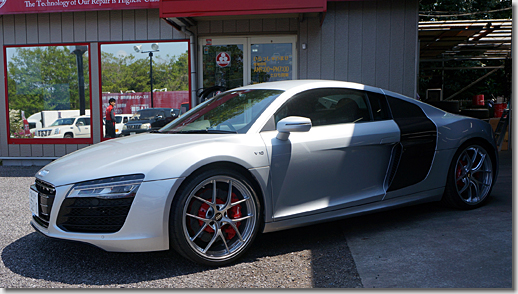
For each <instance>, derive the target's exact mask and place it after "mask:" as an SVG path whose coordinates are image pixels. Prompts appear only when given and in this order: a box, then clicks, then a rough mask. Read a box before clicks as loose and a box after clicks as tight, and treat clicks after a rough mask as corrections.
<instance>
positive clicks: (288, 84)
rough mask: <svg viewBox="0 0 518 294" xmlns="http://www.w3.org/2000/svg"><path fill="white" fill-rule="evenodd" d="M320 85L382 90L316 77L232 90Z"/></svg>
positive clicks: (305, 87)
mask: <svg viewBox="0 0 518 294" xmlns="http://www.w3.org/2000/svg"><path fill="white" fill-rule="evenodd" d="M320 87H345V88H351V89H361V90H369V91H375V92H378V91H380V89H379V88H377V87H372V86H368V85H364V84H359V83H353V82H344V81H334V80H315V79H307V80H286V81H277V82H265V83H259V84H253V85H248V86H243V87H239V88H236V89H232V90H237V89H271V90H283V91H288V90H293V89H296V88H300V89H301V90H302V89H314V88H320Z"/></svg>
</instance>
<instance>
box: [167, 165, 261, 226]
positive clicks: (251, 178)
mask: <svg viewBox="0 0 518 294" xmlns="http://www.w3.org/2000/svg"><path fill="white" fill-rule="evenodd" d="M211 169H231V170H234V171H237V172H238V173H239V174H241V175H242V176H243V177H245V178H246V179H247V180H248V181H249V182H250V183H251V185H252V188H253V189H254V192H255V193H256V194H257V198H258V199H259V201H260V213H261V214H262V215H263V218H262V219H263V222H262V223H260V224H259V226H260V228H259V232H262V231H263V229H264V223H265V220H266V215H265V214H266V211H267V209H266V207H265V204H266V199H265V197H266V191H264V190H263V188H262V185H260V184H259V180H258V179H257V178H256V177H255V176H254V175H253V174H252V173H251V172H250V170H248V169H247V168H245V167H244V166H242V165H240V164H237V163H235V162H230V161H216V162H211V163H207V164H205V165H202V166H200V167H198V168H196V169H195V170H193V171H192V172H191V173H190V174H189V175H188V176H187V177H185V178H184V179H183V180H182V183H181V184H180V185H179V186H178V188H177V189H176V191H175V193H174V195H173V199H172V201H171V204H172V203H173V201H174V199H175V198H177V197H178V193H180V192H181V191H182V188H183V187H184V186H185V185H187V184H188V183H189V181H190V180H191V179H192V178H194V177H196V176H197V175H199V174H201V173H203V172H204V171H207V170H211ZM169 209H170V207H169ZM169 217H170V216H169Z"/></svg>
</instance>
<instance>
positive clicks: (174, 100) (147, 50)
mask: <svg viewBox="0 0 518 294" xmlns="http://www.w3.org/2000/svg"><path fill="white" fill-rule="evenodd" d="M188 49H189V43H188V42H186V41H178V42H157V43H141V42H135V43H116V44H101V45H100V51H101V79H102V95H101V99H102V106H101V111H102V114H101V117H103V118H104V120H105V121H106V118H107V112H108V107H109V105H110V103H109V101H110V99H114V101H115V106H113V112H114V113H113V114H114V115H115V114H126V115H127V116H128V117H131V116H132V115H134V114H137V111H139V110H141V109H148V108H161V109H162V111H165V110H166V109H167V111H166V112H167V113H170V112H174V111H175V109H176V110H178V112H179V111H180V109H185V110H186V109H188V108H190V107H189V105H190V92H189V89H190V88H189V87H190V71H189V50H188ZM149 113H153V117H149V116H146V115H145V116H142V115H141V114H140V113H139V114H138V115H136V116H133V118H132V119H130V120H129V121H127V119H126V118H125V119H124V121H123V124H124V126H122V127H121V130H118V129H117V131H116V130H115V128H113V129H110V130H109V131H108V129H109V128H110V126H109V125H108V124H105V130H103V134H104V138H111V137H113V136H120V135H122V136H124V135H129V134H133V133H135V132H126V131H125V129H126V128H127V126H126V123H131V124H134V126H133V127H134V128H137V129H139V130H141V131H151V130H153V129H156V128H157V127H158V126H160V127H161V126H163V125H165V124H166V123H167V122H169V121H167V122H166V121H158V120H160V119H162V120H163V119H165V117H166V115H165V114H162V118H159V117H157V116H156V112H153V111H150V112H149ZM109 116H110V114H109V113H108V118H109ZM137 117H141V120H140V121H138V122H136V118H137ZM167 117H168V118H169V119H170V116H167ZM144 119H146V120H148V121H143V120H144ZM120 122H121V121H120V120H117V117H116V123H120ZM137 124H138V125H137ZM142 125H144V126H148V125H150V126H151V127H149V128H146V129H143V128H141V126H142ZM112 126H113V124H112Z"/></svg>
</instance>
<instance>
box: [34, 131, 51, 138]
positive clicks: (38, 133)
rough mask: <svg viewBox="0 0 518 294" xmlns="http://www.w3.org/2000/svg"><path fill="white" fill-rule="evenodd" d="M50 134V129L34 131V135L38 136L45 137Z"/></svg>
mask: <svg viewBox="0 0 518 294" xmlns="http://www.w3.org/2000/svg"><path fill="white" fill-rule="evenodd" d="M51 134H52V130H38V131H37V132H36V135H37V136H38V137H46V136H50V135H51Z"/></svg>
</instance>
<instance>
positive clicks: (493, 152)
mask: <svg viewBox="0 0 518 294" xmlns="http://www.w3.org/2000/svg"><path fill="white" fill-rule="evenodd" d="M473 144H478V145H482V147H484V148H485V149H486V150H487V152H488V153H489V156H491V162H492V165H493V171H494V173H493V174H494V176H493V181H496V179H497V176H498V169H499V163H498V158H499V157H498V150H497V149H496V148H495V145H494V144H491V142H489V141H488V140H487V139H486V138H483V137H472V138H469V139H466V140H465V141H464V142H462V143H460V144H459V146H458V147H457V150H456V151H455V153H457V152H459V150H462V149H463V148H466V147H467V146H469V145H473ZM452 160H453V158H452Z"/></svg>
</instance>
